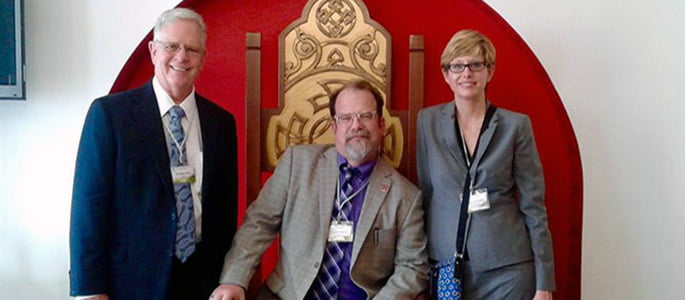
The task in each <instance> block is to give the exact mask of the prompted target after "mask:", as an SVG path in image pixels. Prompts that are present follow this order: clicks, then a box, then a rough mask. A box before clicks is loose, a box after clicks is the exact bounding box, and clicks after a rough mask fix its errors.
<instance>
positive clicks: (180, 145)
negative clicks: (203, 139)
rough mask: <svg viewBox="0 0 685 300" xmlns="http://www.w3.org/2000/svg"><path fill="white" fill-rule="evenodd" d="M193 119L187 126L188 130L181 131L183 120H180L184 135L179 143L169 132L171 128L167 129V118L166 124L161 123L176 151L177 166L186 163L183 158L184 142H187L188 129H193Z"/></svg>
mask: <svg viewBox="0 0 685 300" xmlns="http://www.w3.org/2000/svg"><path fill="white" fill-rule="evenodd" d="M186 117H187V115H186ZM195 119H196V118H193V119H192V120H191V121H190V124H188V130H185V129H183V120H181V128H182V129H183V131H184V134H183V140H182V141H180V142H179V141H178V140H177V139H176V137H175V136H174V134H173V133H172V132H171V128H169V118H167V121H166V122H162V123H163V124H164V129H166V131H167V133H169V138H170V139H171V141H172V142H174V146H175V147H176V149H178V163H179V164H183V162H184V161H186V159H185V157H184V155H185V153H184V152H185V151H183V148H185V145H186V141H187V140H188V136H189V135H190V129H191V128H193V124H195Z"/></svg>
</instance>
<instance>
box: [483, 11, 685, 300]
mask: <svg viewBox="0 0 685 300" xmlns="http://www.w3.org/2000/svg"><path fill="white" fill-rule="evenodd" d="M486 2H487V3H488V4H489V5H491V6H492V7H493V8H494V9H495V10H497V11H498V12H499V13H500V15H502V17H504V19H506V20H507V22H509V24H510V25H512V26H513V27H514V29H516V31H517V32H518V33H519V34H520V35H521V36H522V37H523V38H524V39H525V41H526V42H527V43H528V45H529V46H530V47H531V49H532V50H533V51H534V52H535V54H536V55H537V56H538V58H539V59H540V60H541V61H542V63H543V65H544V67H545V69H546V70H547V72H548V73H549V75H550V77H551V79H552V82H553V83H554V85H555V87H556V88H557V91H558V92H559V94H560V96H561V99H562V101H563V103H564V105H565V106H566V109H567V111H568V113H569V115H570V117H571V121H572V123H573V126H574V129H575V132H576V135H577V138H578V143H579V144H580V152H581V158H582V161H583V177H584V187H585V193H584V194H585V195H584V209H583V264H582V270H583V271H582V276H583V279H582V298H583V299H683V295H685V285H683V283H684V282H685V281H684V280H685V256H684V255H685V238H684V236H685V199H684V198H685V155H684V154H683V150H684V149H685V118H683V116H685V102H683V98H684V97H683V96H682V92H683V90H682V88H679V87H682V86H683V83H685V56H684V55H683V51H684V50H685V34H684V33H683V28H685V2H684V1H677V0H654V1H641V0H628V1H597V0H576V1H554V0H552V1H536V0H518V1H508V0H488V1H486Z"/></svg>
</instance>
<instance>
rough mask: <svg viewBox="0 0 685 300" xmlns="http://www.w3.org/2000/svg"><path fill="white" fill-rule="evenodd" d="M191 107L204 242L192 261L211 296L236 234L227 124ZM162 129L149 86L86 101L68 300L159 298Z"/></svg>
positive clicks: (165, 246) (211, 107) (166, 224)
mask: <svg viewBox="0 0 685 300" xmlns="http://www.w3.org/2000/svg"><path fill="white" fill-rule="evenodd" d="M196 100H197V110H198V114H199V118H200V126H201V135H202V149H203V152H202V153H203V182H202V241H201V242H200V243H199V244H198V246H197V249H196V254H197V255H198V257H199V260H200V264H201V266H202V269H203V272H204V275H205V276H206V278H205V279H206V281H207V283H206V285H207V288H206V290H208V292H207V293H210V292H211V290H212V289H213V288H215V287H216V285H217V283H218V279H219V274H220V271H221V266H222V262H223V257H224V255H225V254H226V252H227V251H228V249H229V248H230V243H231V240H232V238H233V234H234V232H235V227H236V210H237V207H236V206H237V169H236V135H235V120H234V119H233V116H232V115H231V114H230V113H228V112H226V111H225V110H223V109H221V108H220V107H218V106H216V105H215V104H213V103H211V102H209V101H207V99H205V98H203V97H201V96H199V95H196ZM163 130H164V129H163V125H162V120H161V117H160V112H159V108H158V105H157V102H156V100H155V95H154V92H153V89H152V84H151V83H148V84H146V85H145V86H143V87H141V88H137V89H134V90H130V91H126V92H122V93H118V94H114V95H110V96H106V97H103V98H100V99H97V100H95V101H94V102H93V103H92V105H91V107H90V109H89V111H88V115H87V117H86V121H85V125H84V127H83V133H82V136H81V142H80V145H79V150H78V157H77V160H76V172H75V178H74V188H73V198H72V208H71V231H70V255H71V270H70V281H71V288H70V294H71V295H90V294H101V293H104V294H108V295H109V296H110V299H126V300H129V299H165V298H166V292H167V283H168V280H169V275H170V270H171V265H172V259H173V255H174V254H173V253H174V243H175V235H176V220H175V215H176V205H175V201H176V200H175V198H174V189H173V184H172V180H171V172H170V167H169V154H168V152H167V146H166V141H165V138H164V131H163ZM199 297H200V296H199ZM201 297H205V296H204V295H203V296H201ZM205 299H206V298H205Z"/></svg>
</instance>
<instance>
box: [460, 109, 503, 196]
mask: <svg viewBox="0 0 685 300" xmlns="http://www.w3.org/2000/svg"><path fill="white" fill-rule="evenodd" d="M496 110H497V107H495V106H494V105H492V104H489V103H487V109H486V111H485V116H484V117H483V123H482V124H481V126H480V132H479V133H478V139H477V140H476V146H475V147H474V149H473V157H471V155H469V150H468V148H467V146H466V139H465V138H464V131H463V130H462V128H461V126H459V120H458V118H457V108H456V106H455V107H454V114H455V116H454V126H455V129H456V130H457V131H459V136H460V137H461V149H462V153H463V154H464V160H465V161H466V168H467V169H468V171H467V172H468V173H469V174H471V173H472V176H470V177H469V179H470V186H469V187H470V188H471V189H473V184H474V182H476V172H475V169H476V168H477V167H476V168H472V167H471V166H472V165H473V164H474V163H475V162H476V159H475V158H476V155H477V151H478V146H479V145H480V138H481V136H482V135H483V133H484V132H485V130H486V129H487V128H488V125H489V123H490V119H492V115H494V114H495V111H496ZM472 171H473V172H472Z"/></svg>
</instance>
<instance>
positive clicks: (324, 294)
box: [305, 164, 359, 300]
mask: <svg viewBox="0 0 685 300" xmlns="http://www.w3.org/2000/svg"><path fill="white" fill-rule="evenodd" d="M340 172H341V174H342V177H343V182H342V184H341V185H340V189H341V192H342V193H341V194H342V195H343V196H342V197H347V196H350V195H352V194H353V193H354V187H353V186H352V179H353V178H354V177H355V176H356V175H357V174H358V173H359V170H357V169H356V168H353V167H351V166H350V165H348V164H344V165H342V166H340ZM338 200H340V201H339V202H338V203H340V204H341V207H340V211H339V212H340V220H341V221H349V220H350V213H351V211H352V203H351V202H352V201H351V200H352V199H350V201H341V200H343V199H338ZM337 217H338V205H334V206H333V215H332V217H331V221H338V220H337ZM343 257H344V252H343V250H342V249H341V248H340V245H338V243H337V242H328V243H327V244H326V249H325V252H324V255H323V261H322V262H321V268H319V273H318V275H317V276H316V279H314V283H312V287H311V288H310V290H309V293H308V294H307V296H306V297H305V299H320V300H330V299H337V298H338V283H339V281H340V274H341V269H340V266H341V264H342V262H343Z"/></svg>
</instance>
